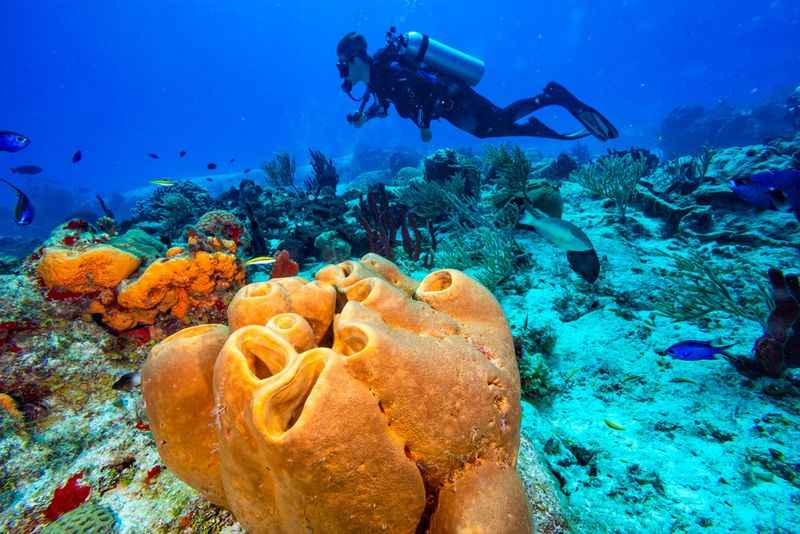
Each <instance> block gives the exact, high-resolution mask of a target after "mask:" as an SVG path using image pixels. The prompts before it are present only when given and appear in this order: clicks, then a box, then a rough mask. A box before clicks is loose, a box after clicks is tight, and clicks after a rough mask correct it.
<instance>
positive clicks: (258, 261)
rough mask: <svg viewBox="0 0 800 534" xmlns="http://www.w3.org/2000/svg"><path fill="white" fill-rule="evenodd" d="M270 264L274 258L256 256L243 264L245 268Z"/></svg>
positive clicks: (273, 261)
mask: <svg viewBox="0 0 800 534" xmlns="http://www.w3.org/2000/svg"><path fill="white" fill-rule="evenodd" d="M272 263H275V258H273V257H272V256H256V257H255V258H250V259H249V260H247V261H246V262H244V264H245V265H246V266H247V267H252V266H253V265H270V264H272Z"/></svg>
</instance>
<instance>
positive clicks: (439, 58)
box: [390, 28, 486, 85]
mask: <svg viewBox="0 0 800 534" xmlns="http://www.w3.org/2000/svg"><path fill="white" fill-rule="evenodd" d="M392 29H394V28H392ZM390 32H391V30H390ZM398 40H399V43H398V44H399V46H398V48H399V51H400V52H401V54H402V55H404V56H405V57H406V58H407V59H409V60H411V61H413V62H415V63H425V64H426V65H427V66H429V67H430V68H431V69H433V70H435V71H438V72H441V73H442V74H445V75H448V76H452V77H454V78H458V79H459V80H462V81H463V82H465V83H467V84H468V85H477V83H478V82H479V81H481V78H482V77H483V73H484V70H485V69H486V64H485V63H484V62H483V61H481V60H480V59H478V58H476V57H473V56H470V55H469V54H465V53H464V52H462V51H460V50H456V49H455V48H453V47H451V46H447V45H446V44H444V43H442V42H439V41H437V40H436V39H431V38H430V37H428V36H427V35H426V34H424V33H419V32H408V33H406V34H404V35H402V36H400V37H399V39H398Z"/></svg>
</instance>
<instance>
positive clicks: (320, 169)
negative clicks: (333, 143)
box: [305, 148, 339, 196]
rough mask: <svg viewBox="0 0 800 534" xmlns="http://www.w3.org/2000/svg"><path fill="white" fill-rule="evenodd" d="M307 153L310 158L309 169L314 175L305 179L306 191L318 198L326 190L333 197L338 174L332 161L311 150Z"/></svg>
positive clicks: (317, 151) (337, 182)
mask: <svg viewBox="0 0 800 534" xmlns="http://www.w3.org/2000/svg"><path fill="white" fill-rule="evenodd" d="M308 153H309V155H310V156H311V168H312V169H313V170H314V174H313V175H312V176H310V177H309V178H307V179H306V183H305V186H306V191H307V192H308V193H309V194H311V195H313V196H319V194H320V193H321V192H323V191H326V190H327V191H328V193H329V194H331V195H335V194H336V186H337V185H338V184H339V173H338V172H336V165H334V164H333V160H332V159H330V158H327V157H325V154H323V153H322V152H320V151H319V150H314V149H312V148H309V149H308Z"/></svg>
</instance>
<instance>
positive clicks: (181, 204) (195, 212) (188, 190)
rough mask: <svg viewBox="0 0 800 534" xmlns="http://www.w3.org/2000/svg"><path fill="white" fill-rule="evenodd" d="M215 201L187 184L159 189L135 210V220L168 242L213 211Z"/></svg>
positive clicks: (139, 203) (141, 201) (180, 183)
mask: <svg viewBox="0 0 800 534" xmlns="http://www.w3.org/2000/svg"><path fill="white" fill-rule="evenodd" d="M215 207H216V206H215V205H214V200H213V199H212V198H211V195H209V194H208V192H207V191H206V190H205V189H203V188H202V187H200V186H198V185H196V184H193V183H192V182H188V181H181V182H177V183H175V184H174V185H172V186H170V187H158V188H156V189H155V191H153V192H152V193H151V194H150V196H149V197H147V198H146V199H142V200H139V201H138V202H137V203H136V206H135V207H134V208H133V210H132V214H133V218H134V221H135V222H136V223H138V224H139V225H144V226H146V227H147V229H148V230H151V233H156V234H158V235H159V236H160V237H161V238H162V240H164V241H165V242H170V241H173V240H175V239H176V238H178V237H179V236H180V235H181V234H182V233H183V229H184V227H185V226H186V225H187V224H192V223H193V222H194V221H196V220H197V219H198V218H200V216H202V215H203V214H204V213H206V212H208V211H210V210H212V209H214V208H215Z"/></svg>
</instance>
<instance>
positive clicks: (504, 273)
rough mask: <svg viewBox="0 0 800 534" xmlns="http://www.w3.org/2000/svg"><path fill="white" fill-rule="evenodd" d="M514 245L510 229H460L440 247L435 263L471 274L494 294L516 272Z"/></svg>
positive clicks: (483, 227) (492, 227) (481, 227)
mask: <svg viewBox="0 0 800 534" xmlns="http://www.w3.org/2000/svg"><path fill="white" fill-rule="evenodd" d="M515 246H516V243H515V241H514V240H513V238H512V235H511V232H510V231H508V230H501V229H498V228H495V227H494V226H479V227H477V228H461V229H460V231H457V233H456V235H452V236H450V239H447V240H446V241H444V242H443V243H442V244H441V245H440V246H439V249H438V250H437V252H436V264H437V265H441V266H442V267H446V268H452V269H459V270H461V271H469V274H470V275H472V276H473V277H474V278H475V279H477V280H478V281H479V282H480V283H481V284H483V285H484V286H486V287H487V288H488V289H489V290H490V291H494V290H495V289H496V288H497V286H498V285H499V284H500V283H501V282H503V281H504V280H506V279H507V278H508V277H509V276H511V275H512V274H513V273H514V260H515V258H516V254H515V252H514V247H515Z"/></svg>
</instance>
